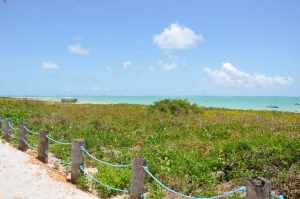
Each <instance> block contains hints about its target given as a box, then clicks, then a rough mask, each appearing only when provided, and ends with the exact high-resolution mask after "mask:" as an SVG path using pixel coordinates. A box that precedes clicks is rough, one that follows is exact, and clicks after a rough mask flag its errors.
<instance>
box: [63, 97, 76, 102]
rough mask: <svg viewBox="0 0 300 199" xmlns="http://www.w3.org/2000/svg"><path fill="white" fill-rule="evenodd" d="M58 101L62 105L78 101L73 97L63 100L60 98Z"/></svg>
mask: <svg viewBox="0 0 300 199" xmlns="http://www.w3.org/2000/svg"><path fill="white" fill-rule="evenodd" d="M60 101H61V102H63V103H76V102H77V101H78V99H77V98H73V97H64V98H61V100H60Z"/></svg>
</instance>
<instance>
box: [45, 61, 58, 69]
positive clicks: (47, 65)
mask: <svg viewBox="0 0 300 199" xmlns="http://www.w3.org/2000/svg"><path fill="white" fill-rule="evenodd" d="M41 68H42V69H44V70H57V69H59V65H58V64H56V63H53V62H49V61H46V62H42V64H41Z"/></svg>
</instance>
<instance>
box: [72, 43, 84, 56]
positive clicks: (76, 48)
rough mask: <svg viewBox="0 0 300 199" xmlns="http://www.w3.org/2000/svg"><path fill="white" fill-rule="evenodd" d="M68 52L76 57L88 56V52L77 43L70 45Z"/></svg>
mask: <svg viewBox="0 0 300 199" xmlns="http://www.w3.org/2000/svg"><path fill="white" fill-rule="evenodd" d="M68 50H69V52H70V53H73V54H76V55H82V56H84V55H88V54H89V50H88V49H86V48H83V47H82V46H81V44H79V43H77V44H71V45H69V46H68Z"/></svg>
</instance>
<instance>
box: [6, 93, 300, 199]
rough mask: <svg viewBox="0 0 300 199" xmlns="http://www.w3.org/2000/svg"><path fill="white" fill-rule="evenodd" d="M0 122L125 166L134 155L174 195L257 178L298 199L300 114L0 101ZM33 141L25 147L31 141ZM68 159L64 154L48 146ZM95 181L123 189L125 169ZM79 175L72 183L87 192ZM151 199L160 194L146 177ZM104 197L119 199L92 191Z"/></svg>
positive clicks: (173, 104)
mask: <svg viewBox="0 0 300 199" xmlns="http://www.w3.org/2000/svg"><path fill="white" fill-rule="evenodd" d="M0 117H2V118H6V117H9V118H11V119H12V120H13V123H14V124H15V125H16V124H18V123H20V122H21V121H26V122H27V124H28V127H29V128H30V129H32V130H34V131H38V130H48V131H49V134H50V135H51V136H52V137H54V138H56V139H59V140H64V141H71V140H72V139H73V138H83V139H84V140H85V142H86V148H87V149H88V150H89V151H90V152H91V153H93V155H95V156H96V157H98V158H100V159H104V160H107V161H109V162H114V163H130V161H131V160H132V159H133V158H134V157H137V156H143V157H145V159H146V160H147V164H148V166H149V168H150V170H151V171H152V172H153V173H154V174H155V175H156V176H158V177H159V178H160V179H161V180H162V181H163V182H165V183H166V184H168V185H169V186H170V187H172V188H173V189H176V190H178V191H181V192H184V193H187V194H190V195H195V196H197V195H200V196H201V195H205V196H210V195H214V194H216V193H217V192H219V191H228V190H230V189H231V188H233V187H235V186H237V185H240V183H241V182H242V179H243V178H244V177H250V176H263V177H266V178H268V179H271V180H272V183H273V187H274V188H277V189H279V190H282V191H283V192H284V193H285V195H286V196H287V197H289V198H300V188H299V184H300V183H299V181H300V179H299V178H300V177H299V175H300V174H299V173H300V166H299V164H300V114H297V113H288V112H275V111H246V110H229V109H216V108H201V107H198V106H196V105H193V104H190V103H189V102H188V101H185V100H175V101H173V100H164V101H161V102H157V103H155V104H154V105H151V106H144V105H128V104H105V105H92V104H63V103H50V102H40V101H32V100H21V99H18V100H17V99H10V98H1V99H0ZM34 139H35V138H30V140H29V141H31V142H35V141H36V140H34ZM50 151H51V152H52V153H54V154H55V155H56V156H57V157H59V158H61V159H63V160H68V159H69V157H70V149H69V148H68V147H67V146H64V147H61V146H57V145H51V146H50ZM86 162H87V165H88V166H89V167H97V169H98V171H99V172H98V173H96V174H95V175H96V177H97V178H99V179H101V180H103V181H104V182H107V183H109V184H111V185H113V186H116V187H120V188H127V186H128V185H129V181H130V169H128V170H126V169H125V170H118V169H111V168H107V167H105V166H101V165H98V164H95V162H93V161H92V160H90V159H88V158H86ZM86 182H87V180H86V179H85V178H84V177H82V178H81V179H80V181H79V182H78V185H79V186H81V187H82V188H86V189H87V187H86ZM146 182H147V184H146V188H147V191H148V192H149V198H162V197H164V196H165V195H166V193H165V192H162V190H161V189H160V188H159V187H158V186H157V185H156V184H155V183H154V182H153V181H151V180H150V179H147V180H146ZM95 188H96V189H97V191H98V194H99V195H100V196H102V197H109V196H111V195H114V194H117V193H116V192H113V191H109V190H106V189H104V188H102V187H101V186H96V187H95Z"/></svg>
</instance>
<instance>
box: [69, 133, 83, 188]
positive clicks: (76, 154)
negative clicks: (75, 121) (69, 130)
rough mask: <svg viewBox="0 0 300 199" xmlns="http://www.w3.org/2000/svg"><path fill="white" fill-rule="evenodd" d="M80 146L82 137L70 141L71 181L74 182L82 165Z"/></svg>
mask: <svg viewBox="0 0 300 199" xmlns="http://www.w3.org/2000/svg"><path fill="white" fill-rule="evenodd" d="M81 146H84V140H83V139H75V140H73V141H72V149H71V156H72V169H71V182H72V183H75V182H76V181H77V179H78V178H79V177H80V166H81V165H83V154H82V152H81Z"/></svg>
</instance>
